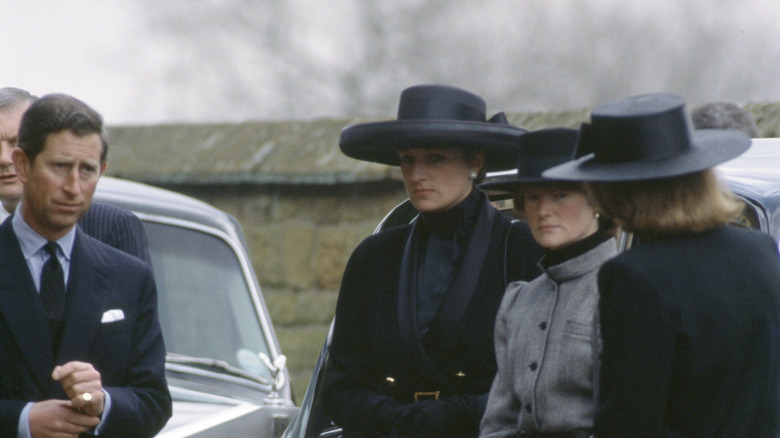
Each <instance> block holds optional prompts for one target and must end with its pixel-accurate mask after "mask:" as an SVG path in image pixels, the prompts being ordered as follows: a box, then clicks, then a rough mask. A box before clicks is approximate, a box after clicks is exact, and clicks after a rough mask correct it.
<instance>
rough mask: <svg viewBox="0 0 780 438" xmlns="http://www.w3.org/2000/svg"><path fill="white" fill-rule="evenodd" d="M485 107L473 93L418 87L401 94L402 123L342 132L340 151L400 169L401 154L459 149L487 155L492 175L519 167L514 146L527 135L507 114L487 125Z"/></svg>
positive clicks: (376, 124) (369, 125)
mask: <svg viewBox="0 0 780 438" xmlns="http://www.w3.org/2000/svg"><path fill="white" fill-rule="evenodd" d="M485 113H486V105H485V101H484V100H483V99H482V98H481V97H479V96H477V95H475V94H473V93H470V92H468V91H465V90H462V89H459V88H455V87H449V86H443V85H419V86H415V87H410V88H407V89H406V90H404V91H403V92H402V93H401V101H400V104H399V106H398V120H389V121H384V122H374V123H361V124H356V125H350V126H347V127H345V128H344V129H343V130H342V131H341V137H340V138H339V147H340V148H341V151H342V152H343V153H344V154H345V155H347V156H349V157H352V158H355V159H358V160H363V161H372V162H376V163H382V164H388V165H391V166H398V165H399V164H400V162H399V159H398V151H399V150H404V149H413V148H428V149H434V148H435V149H439V148H458V149H470V150H474V151H479V152H483V153H484V154H485V163H486V165H487V170H489V171H493V170H507V169H511V168H513V167H514V163H515V149H514V148H515V145H516V144H517V140H518V139H519V138H520V136H521V135H523V133H525V130H523V129H521V128H518V127H515V126H512V125H510V124H509V123H508V122H507V119H506V117H505V116H504V114H503V113H499V114H496V115H495V116H493V117H492V118H491V119H490V120H487V119H486V116H485Z"/></svg>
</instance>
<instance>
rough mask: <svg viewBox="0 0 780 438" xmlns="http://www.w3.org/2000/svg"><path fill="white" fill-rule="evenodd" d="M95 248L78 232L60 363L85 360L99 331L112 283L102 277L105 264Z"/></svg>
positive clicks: (88, 239)
mask: <svg viewBox="0 0 780 438" xmlns="http://www.w3.org/2000/svg"><path fill="white" fill-rule="evenodd" d="M93 244H94V242H92V241H91V239H90V238H89V237H87V236H85V235H84V233H82V232H81V230H80V229H79V230H77V232H76V240H75V242H74V244H73V252H72V253H71V260H70V274H69V276H68V289H67V292H66V295H67V309H66V314H65V320H66V323H65V329H64V331H63V334H62V341H61V342H60V348H59V352H58V355H57V363H64V362H67V361H70V360H74V359H76V358H83V357H85V355H86V353H87V352H88V350H89V346H90V344H91V343H92V339H93V338H94V336H95V333H96V332H97V330H98V328H100V319H101V317H102V311H103V310H104V309H105V308H106V307H105V300H106V297H107V296H108V295H107V292H108V285H109V284H110V283H109V281H108V279H107V278H106V277H105V276H104V275H103V272H104V270H103V269H101V268H102V266H103V264H102V263H101V262H100V258H99V257H97V255H96V253H95V252H94V250H93Z"/></svg>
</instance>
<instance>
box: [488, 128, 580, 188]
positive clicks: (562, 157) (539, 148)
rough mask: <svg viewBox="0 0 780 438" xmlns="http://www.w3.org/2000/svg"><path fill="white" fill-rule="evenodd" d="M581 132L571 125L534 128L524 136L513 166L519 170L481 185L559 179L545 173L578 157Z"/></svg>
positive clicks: (497, 185)
mask: <svg viewBox="0 0 780 438" xmlns="http://www.w3.org/2000/svg"><path fill="white" fill-rule="evenodd" d="M578 137H579V132H578V131H577V130H576V129H569V128H551V129H540V130H538V131H531V132H528V133H526V134H524V135H523V136H522V137H520V140H519V141H518V144H517V157H516V158H515V161H514V163H513V167H517V173H516V174H514V175H511V176H508V177H506V178H502V179H501V180H497V181H491V182H488V183H485V184H482V185H480V188H482V189H490V190H512V189H513V188H514V187H515V186H517V185H518V184H533V183H545V182H554V181H559V180H558V179H554V178H545V177H543V176H542V172H544V171H545V170H547V169H549V168H551V167H553V166H557V165H558V164H561V163H565V162H567V161H569V160H571V159H572V158H574V150H575V148H576V147H577V138H578Z"/></svg>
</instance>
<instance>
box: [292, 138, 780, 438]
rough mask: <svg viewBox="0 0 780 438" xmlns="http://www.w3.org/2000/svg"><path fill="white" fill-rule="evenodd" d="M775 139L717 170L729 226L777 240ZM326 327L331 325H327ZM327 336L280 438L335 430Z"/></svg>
mask: <svg viewBox="0 0 780 438" xmlns="http://www.w3.org/2000/svg"><path fill="white" fill-rule="evenodd" d="M777 169H780V138H762V139H753V141H752V145H751V147H750V149H749V150H748V151H747V152H746V153H745V154H743V155H742V156H740V157H737V158H736V159H734V160H731V161H729V162H727V163H724V164H722V165H720V166H718V170H719V172H720V174H721V176H722V177H723V179H724V181H725V182H726V184H727V185H728V186H729V188H730V189H731V190H732V191H733V192H734V193H735V194H736V195H737V196H738V197H739V198H740V199H741V200H742V201H743V202H744V204H745V207H744V208H743V210H742V212H741V213H740V214H739V215H738V216H737V217H736V218H734V220H733V224H734V225H735V226H743V227H748V228H754V229H756V230H759V231H761V232H764V233H767V234H769V235H771V236H772V237H773V238H774V239H775V242H778V241H780V172H778V170H777ZM511 173H513V172H505V173H497V174H489V175H488V180H492V179H497V178H501V177H502V176H504V175H506V174H511ZM489 195H490V197H491V200H492V201H493V204H494V205H495V206H496V207H497V208H498V209H499V210H502V211H503V212H504V213H506V214H511V209H512V201H511V199H507V194H506V193H490V194H489ZM416 215H417V211H416V210H415V209H414V207H413V206H412V205H411V204H410V203H409V201H408V200H406V201H404V202H403V203H401V204H399V205H398V206H397V207H396V208H394V209H393V210H392V211H391V212H390V213H388V215H387V216H385V218H384V219H383V220H382V222H381V223H380V224H379V226H378V227H377V229H376V231H375V232H379V231H381V230H383V229H386V228H388V227H391V226H394V225H398V224H402V223H408V222H409V221H410V220H412V219H413V218H414V217H415V216H416ZM633 243H634V242H633V239H632V236H630V235H626V234H623V235H621V238H620V240H619V244H620V246H621V248H622V249H625V248H627V247H629V246H630V245H632V244H633ZM331 329H332V325H331ZM329 344H330V333H329V334H328V338H327V339H326V340H325V343H324V345H323V347H322V352H321V353H320V356H319V358H318V360H317V364H316V366H315V368H314V373H313V374H312V377H311V380H310V381H309V386H308V388H307V389H306V395H305V396H304V398H303V401H302V403H301V411H300V413H299V415H298V417H297V418H296V419H295V420H294V421H293V423H292V424H291V425H290V427H289V428H288V429H287V430H286V431H285V433H284V435H283V437H284V438H317V437H321V438H335V437H340V436H341V434H342V432H341V429H340V428H338V427H337V426H335V425H334V424H333V423H332V422H331V420H330V418H328V415H327V413H326V412H325V409H324V407H323V406H322V384H321V382H322V381H323V380H324V378H325V376H326V375H327V373H328V346H329Z"/></svg>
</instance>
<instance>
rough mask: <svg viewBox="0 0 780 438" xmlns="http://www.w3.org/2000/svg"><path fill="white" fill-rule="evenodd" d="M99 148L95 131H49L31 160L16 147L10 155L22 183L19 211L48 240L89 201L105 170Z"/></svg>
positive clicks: (71, 223)
mask: <svg viewBox="0 0 780 438" xmlns="http://www.w3.org/2000/svg"><path fill="white" fill-rule="evenodd" d="M101 151H102V143H101V141H100V136H99V135H98V134H88V135H86V136H84V137H78V136H76V135H75V134H73V132H71V131H70V130H65V131H60V132H57V133H55V134H49V136H48V137H46V142H45V144H44V147H43V150H42V151H41V152H40V153H39V154H38V156H37V157H35V161H33V162H30V160H29V159H28V158H27V155H25V153H24V151H22V149H21V148H17V149H16V150H15V151H14V153H13V158H14V164H15V166H16V173H17V174H18V175H19V179H20V180H21V181H22V183H23V184H24V191H23V194H22V205H21V207H20V211H21V214H22V218H23V219H24V221H25V222H26V223H27V225H29V226H30V227H31V228H32V229H33V230H35V231H36V232H37V233H38V234H40V235H41V236H43V237H45V238H47V239H49V240H56V239H59V238H60V237H62V236H64V235H65V234H67V233H68V231H70V229H71V228H72V227H73V226H74V225H75V224H76V221H78V220H79V218H80V217H81V216H83V215H84V213H86V212H87V210H88V209H89V206H90V205H91V203H92V195H93V194H94V193H95V187H96V186H97V182H98V178H99V177H100V175H101V174H102V173H103V170H105V163H102V164H101V163H100V154H101Z"/></svg>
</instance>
